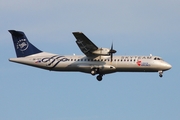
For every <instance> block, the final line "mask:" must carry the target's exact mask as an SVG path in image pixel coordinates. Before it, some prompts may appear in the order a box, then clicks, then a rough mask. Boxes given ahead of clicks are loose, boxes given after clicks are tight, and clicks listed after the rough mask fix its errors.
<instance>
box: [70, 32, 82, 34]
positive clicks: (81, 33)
mask: <svg viewBox="0 0 180 120" xmlns="http://www.w3.org/2000/svg"><path fill="white" fill-rule="evenodd" d="M72 33H73V34H82V32H72Z"/></svg>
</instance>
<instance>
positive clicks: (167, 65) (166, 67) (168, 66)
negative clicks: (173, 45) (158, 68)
mask: <svg viewBox="0 0 180 120" xmlns="http://www.w3.org/2000/svg"><path fill="white" fill-rule="evenodd" d="M164 67H165V69H166V70H169V69H171V68H172V66H171V65H170V64H169V63H166V64H165V65H164Z"/></svg>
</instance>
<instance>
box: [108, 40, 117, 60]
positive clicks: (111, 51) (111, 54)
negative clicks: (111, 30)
mask: <svg viewBox="0 0 180 120" xmlns="http://www.w3.org/2000/svg"><path fill="white" fill-rule="evenodd" d="M116 52H117V51H116V50H113V43H112V44H111V49H110V50H109V55H110V56H111V62H112V60H113V54H114V53H116Z"/></svg>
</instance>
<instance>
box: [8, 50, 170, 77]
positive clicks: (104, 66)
mask: <svg viewBox="0 0 180 120" xmlns="http://www.w3.org/2000/svg"><path fill="white" fill-rule="evenodd" d="M9 60H10V61H12V62H17V63H21V64H25V65H30V66H34V67H38V68H42V69H47V70H51V71H79V72H84V73H91V71H92V69H98V71H99V73H100V74H108V73H113V72H158V71H166V70H168V69H170V68H171V65H170V64H168V63H167V62H165V61H163V60H162V59H161V58H160V57H158V56H114V57H113V60H112V61H111V59H110V56H98V57H93V58H92V57H86V56H78V55H73V56H61V55H57V54H51V53H46V52H42V53H38V54H34V55H30V56H27V57H19V58H11V59H9Z"/></svg>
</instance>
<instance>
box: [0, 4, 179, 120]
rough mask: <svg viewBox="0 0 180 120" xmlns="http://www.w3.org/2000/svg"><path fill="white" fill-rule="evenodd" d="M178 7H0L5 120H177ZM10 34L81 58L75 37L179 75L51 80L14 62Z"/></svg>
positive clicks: (1, 112)
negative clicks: (157, 60) (153, 58)
mask: <svg viewBox="0 0 180 120" xmlns="http://www.w3.org/2000/svg"><path fill="white" fill-rule="evenodd" d="M179 6H180V1H179V0H150V1H149V0H118V1H116V0H111V1H107V0H98V1H97V0H91V1H84V0H60V1H59V0H31V1H24V0H0V16H1V17H0V18H1V20H0V43H1V44H0V51H1V57H0V60H1V67H0V119H1V120H32V119H33V120H40V119H43V120H109V119H112V120H120V119H121V120H132V119H133V120H179V119H180V114H179V113H180V102H179V101H180V87H179V85H180V74H179V73H178V72H179V71H180V64H179V59H180V55H179V51H180V47H179V45H180V32H179V31H180V22H179V21H180V12H179V11H180V7H179ZM10 29H15V30H20V31H24V32H25V33H26V35H27V37H28V39H29V41H30V42H31V43H33V44H34V45H35V46H37V47H38V48H39V49H41V50H43V51H46V52H52V53H57V54H60V55H72V54H73V53H75V54H78V55H82V54H83V53H81V51H80V50H79V48H78V46H77V45H76V43H75V38H74V36H73V35H72V32H74V31H80V32H83V33H84V34H86V36H87V37H89V38H90V39H91V40H92V41H93V42H94V43H95V44H96V45H97V46H99V47H106V48H109V47H110V46H111V43H112V42H113V43H114V49H116V50H117V53H116V55H149V54H153V55H157V56H160V57H162V58H163V59H164V60H165V61H167V62H168V63H170V64H171V65H172V66H173V68H172V69H171V70H169V71H167V72H164V76H163V78H159V75H158V73H114V74H110V75H105V76H104V77H103V81H102V82H98V81H97V80H96V78H95V77H94V76H92V75H90V74H84V73H78V72H77V73H73V72H72V73H67V72H50V71H45V70H41V69H37V68H33V67H29V66H24V65H20V64H16V63H11V62H9V61H8V59H9V58H12V57H16V54H15V51H14V48H13V43H12V39H11V36H10V34H9V32H8V30H10Z"/></svg>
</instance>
